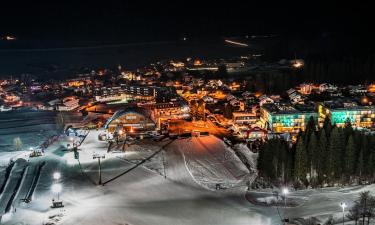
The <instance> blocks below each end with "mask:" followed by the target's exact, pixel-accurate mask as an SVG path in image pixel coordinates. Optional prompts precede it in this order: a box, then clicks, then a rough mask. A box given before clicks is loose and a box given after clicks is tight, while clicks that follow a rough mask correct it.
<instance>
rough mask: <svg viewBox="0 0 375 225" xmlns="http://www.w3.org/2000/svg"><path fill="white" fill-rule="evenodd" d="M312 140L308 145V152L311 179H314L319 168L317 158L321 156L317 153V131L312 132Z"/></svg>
mask: <svg viewBox="0 0 375 225" xmlns="http://www.w3.org/2000/svg"><path fill="white" fill-rule="evenodd" d="M309 139H310V141H309V144H308V146H307V152H308V165H309V172H310V179H312V178H313V177H316V176H315V171H316V168H317V164H318V162H317V160H318V158H319V154H317V145H318V143H317V140H316V135H315V132H312V133H311V134H310V138H309Z"/></svg>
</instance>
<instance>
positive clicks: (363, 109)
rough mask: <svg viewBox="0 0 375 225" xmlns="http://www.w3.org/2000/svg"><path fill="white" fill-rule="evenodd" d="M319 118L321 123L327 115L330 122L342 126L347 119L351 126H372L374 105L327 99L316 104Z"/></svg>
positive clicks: (374, 118) (374, 117) (374, 112)
mask: <svg viewBox="0 0 375 225" xmlns="http://www.w3.org/2000/svg"><path fill="white" fill-rule="evenodd" d="M318 113H319V119H320V122H321V123H322V122H323V121H324V120H325V118H326V117H329V118H330V120H331V123H332V124H336V126H339V127H342V126H345V123H346V122H347V121H348V120H349V121H350V123H351V124H352V126H353V127H363V128H372V127H374V122H375V106H372V105H358V104H357V103H356V102H353V101H344V100H336V101H328V102H324V103H321V104H319V106H318Z"/></svg>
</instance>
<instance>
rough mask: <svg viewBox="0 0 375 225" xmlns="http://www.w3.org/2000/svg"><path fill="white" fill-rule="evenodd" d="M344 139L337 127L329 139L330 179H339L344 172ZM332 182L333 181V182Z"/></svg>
mask: <svg viewBox="0 0 375 225" xmlns="http://www.w3.org/2000/svg"><path fill="white" fill-rule="evenodd" d="M342 142H343V140H342V138H341V134H340V131H339V129H338V128H337V127H334V128H333V129H332V132H331V135H330V138H329V171H328V172H329V174H328V176H329V177H330V178H333V179H335V178H339V177H340V175H341V172H342V165H343V164H342V152H343V151H342V149H341V146H342ZM331 181H332V180H331Z"/></svg>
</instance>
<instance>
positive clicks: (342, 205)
mask: <svg viewBox="0 0 375 225" xmlns="http://www.w3.org/2000/svg"><path fill="white" fill-rule="evenodd" d="M340 206H341V208H342V211H344V210H345V208H346V207H347V205H346V203H345V202H341V203H340Z"/></svg>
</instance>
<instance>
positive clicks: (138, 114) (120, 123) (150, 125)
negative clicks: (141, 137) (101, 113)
mask: <svg viewBox="0 0 375 225" xmlns="http://www.w3.org/2000/svg"><path fill="white" fill-rule="evenodd" d="M104 127H105V128H106V129H107V130H108V132H110V133H114V132H118V131H119V130H122V131H123V132H126V133H127V134H142V133H145V132H147V131H153V130H155V128H156V126H155V123H154V121H153V120H152V119H151V112H150V110H147V109H145V108H141V107H127V108H125V109H123V110H119V111H117V112H115V113H114V114H113V116H112V117H111V118H109V119H108V120H107V122H106V124H105V125H104Z"/></svg>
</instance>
